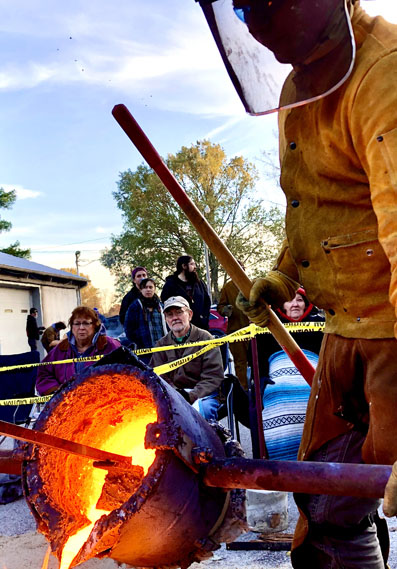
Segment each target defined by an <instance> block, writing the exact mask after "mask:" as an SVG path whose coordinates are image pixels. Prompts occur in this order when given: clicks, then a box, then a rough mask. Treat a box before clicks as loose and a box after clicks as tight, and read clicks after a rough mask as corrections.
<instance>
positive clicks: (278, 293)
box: [236, 271, 299, 327]
mask: <svg viewBox="0 0 397 569" xmlns="http://www.w3.org/2000/svg"><path fill="white" fill-rule="evenodd" d="M298 287H299V284H298V283H296V282H295V281H294V280H292V279H290V278H289V277H287V275H284V274H283V273H280V272H279V271H270V272H269V273H268V274H267V275H266V277H264V278H259V279H256V280H255V281H254V283H253V285H252V288H251V291H250V297H249V300H248V301H247V299H245V298H244V296H243V295H242V294H241V293H239V295H238V296H237V299H236V305H237V307H238V308H240V310H242V311H243V312H244V314H245V315H246V316H247V317H248V318H249V319H250V320H251V321H252V322H254V323H255V324H256V325H257V326H262V327H264V326H266V325H267V323H268V322H269V315H270V312H269V310H268V308H267V307H266V306H265V305H264V304H263V303H264V302H266V303H267V304H270V305H272V306H279V307H282V306H283V304H284V302H287V301H289V300H292V299H293V298H294V297H295V293H296V290H297V289H298ZM247 303H248V304H247Z"/></svg>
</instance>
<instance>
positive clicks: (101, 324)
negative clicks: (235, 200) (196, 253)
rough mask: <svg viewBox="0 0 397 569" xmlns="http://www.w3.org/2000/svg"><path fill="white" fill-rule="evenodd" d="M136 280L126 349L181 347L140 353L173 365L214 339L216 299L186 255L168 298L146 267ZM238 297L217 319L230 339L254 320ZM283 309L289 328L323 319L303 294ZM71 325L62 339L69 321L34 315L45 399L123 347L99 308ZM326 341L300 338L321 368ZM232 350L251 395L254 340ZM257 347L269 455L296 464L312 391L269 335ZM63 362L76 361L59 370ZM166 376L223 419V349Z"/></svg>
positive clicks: (128, 298)
mask: <svg viewBox="0 0 397 569" xmlns="http://www.w3.org/2000/svg"><path fill="white" fill-rule="evenodd" d="M131 278H132V287H131V289H130V290H129V291H128V293H127V294H126V295H125V296H124V298H123V299H122V303H121V307H120V314H119V320H120V322H121V324H122V325H123V329H124V333H125V339H124V340H123V344H125V345H127V346H128V347H129V348H130V349H131V350H133V351H136V350H140V349H150V348H154V347H164V346H175V349H172V350H163V351H157V350H154V351H153V352H149V353H147V354H145V353H143V354H139V358H140V359H141V360H142V361H143V362H144V363H145V364H147V365H149V366H150V367H154V368H158V367H159V366H163V365H164V364H170V363H172V362H174V361H175V360H179V359H180V358H183V357H185V356H191V355H192V354H195V353H196V352H197V351H198V350H199V349H200V348H201V346H191V344H192V343H195V342H199V341H207V340H210V339H212V335H211V334H210V332H209V331H208V328H209V317H210V308H211V306H210V296H209V294H208V290H207V286H206V285H205V283H204V282H203V281H202V280H201V279H200V277H199V274H198V270H197V265H196V263H195V260H194V259H193V258H192V257H191V256H189V255H182V256H181V257H179V258H178V259H177V262H176V270H175V271H174V273H173V274H171V275H169V276H168V277H167V278H166V280H165V283H164V286H163V288H162V290H161V292H160V291H159V292H158V291H157V285H156V281H155V280H154V279H153V278H152V277H150V276H148V271H147V269H146V268H145V267H143V266H138V267H135V268H134V269H133V270H132V272H131ZM237 294H238V289H237V287H236V286H235V285H234V283H233V282H231V281H228V282H226V283H225V285H224V286H223V288H222V290H221V293H220V298H219V302H218V305H217V309H218V312H219V313H220V314H221V315H223V316H225V317H227V333H228V334H230V333H233V332H236V331H237V330H239V329H241V328H244V327H246V326H247V325H248V324H249V319H248V318H247V316H245V315H244V314H243V312H242V311H241V310H240V309H239V308H238V307H237V306H236V297H237ZM274 308H277V307H274ZM277 310H278V315H279V317H280V319H281V320H282V321H283V322H300V321H305V322H306V321H319V322H320V321H322V320H323V318H322V316H321V315H320V314H319V312H318V311H317V309H316V308H315V307H313V305H312V304H311V303H310V302H309V301H308V300H307V298H306V295H305V293H304V291H303V289H299V290H298V291H297V294H296V297H295V299H294V300H293V301H291V302H290V303H285V305H284V306H283V307H278V308H277ZM68 325H69V331H67V332H66V333H65V334H64V336H63V337H62V338H61V337H60V333H61V331H62V330H65V329H66V328H67V327H66V324H65V323H64V322H62V321H59V322H55V323H54V324H52V325H51V326H49V327H48V328H46V329H44V327H41V328H40V327H38V326H37V310H36V309H35V308H32V309H31V312H30V314H29V316H28V323H27V332H28V338H29V345H30V346H31V349H37V341H38V339H39V338H40V335H41V334H42V336H41V342H42V344H43V347H44V348H45V350H46V352H47V356H46V357H45V358H44V360H43V361H44V362H45V363H46V364H47V365H45V366H43V367H40V368H39V371H38V377H37V384H36V387H37V391H38V393H39V394H41V395H44V394H49V393H52V392H54V391H55V390H56V389H58V388H59V387H60V386H61V385H62V384H64V383H65V382H67V381H69V380H71V379H72V378H73V376H74V375H75V374H76V373H79V372H81V371H82V370H83V369H84V368H85V367H87V366H89V365H91V364H92V361H85V358H86V357H87V356H96V355H105V354H108V353H110V352H111V351H113V350H114V349H115V348H117V347H119V346H120V342H119V340H118V339H117V338H113V337H111V336H112V334H111V332H110V331H109V335H107V332H106V327H105V325H106V318H104V317H103V316H102V315H101V314H99V312H98V310H96V309H91V308H88V307H85V306H78V307H77V308H75V309H74V310H73V312H72V314H71V316H70V318H69V321H68ZM29 335H30V336H29ZM321 336H322V332H321V331H315V332H312V331H311V332H305V333H304V334H299V335H296V339H297V341H298V343H299V344H300V345H301V347H302V348H303V349H304V350H305V351H306V355H308V357H309V358H310V359H311V360H312V361H313V362H314V364H315V363H316V359H317V358H318V352H319V346H320V343H321ZM229 347H230V352H231V355H232V357H231V360H232V361H233V362H234V366H235V373H236V376H237V378H238V381H239V382H240V384H241V386H242V388H243V389H244V390H245V391H246V392H247V391H248V390H249V387H250V376H251V368H252V356H251V352H250V343H249V341H248V340H247V341H243V342H232V343H230V344H229ZM258 348H259V349H258V353H259V370H260V375H261V380H262V385H263V386H264V389H263V392H262V396H263V399H262V403H263V425H264V430H265V434H266V440H267V445H268V452H269V454H270V455H271V456H272V457H276V456H277V457H278V458H291V459H292V458H296V452H297V445H298V444H299V438H300V433H301V428H302V425H303V421H304V416H305V407H306V402H307V398H308V394H309V387H308V386H307V385H306V384H305V381H304V380H303V378H302V377H301V376H300V374H299V373H298V371H297V370H296V369H295V368H294V366H293V364H291V362H290V361H289V360H288V358H287V357H286V356H285V354H284V353H283V352H282V351H280V348H279V346H278V344H277V343H276V342H275V340H274V339H273V337H272V336H271V335H270V334H266V335H261V336H259V337H258ZM228 349H229V348H228ZM57 360H58V361H59V360H72V361H71V362H68V363H60V364H55V363H54V364H52V362H56V361H57ZM79 360H81V362H80V361H79ZM161 377H162V378H163V379H164V380H165V381H167V382H168V383H169V384H170V385H172V386H173V387H174V388H175V389H176V390H177V391H178V392H179V393H180V395H181V396H182V397H183V398H184V399H185V400H186V401H188V402H189V403H190V404H192V405H193V406H194V407H195V408H196V409H197V410H198V411H199V413H201V414H202V415H203V416H204V417H205V418H206V419H208V420H216V419H217V418H218V410H219V408H220V406H221V404H222V400H223V398H224V396H223V395H222V391H221V386H222V382H223V381H224V378H225V364H224V360H223V359H222V353H221V350H220V349H219V347H214V348H212V349H210V350H208V351H206V352H205V353H203V354H201V355H199V356H196V357H194V359H191V360H190V361H188V362H187V363H185V364H184V365H181V366H179V367H177V368H176V369H173V368H172V366H171V369H169V370H168V371H166V372H163V373H161ZM236 381H237V380H236ZM297 407H299V410H298V408H297ZM280 421H281V423H282V424H281V423H280ZM276 426H277V428H276ZM280 441H281V442H280ZM286 449H288V452H287V451H286ZM280 453H281V454H280Z"/></svg>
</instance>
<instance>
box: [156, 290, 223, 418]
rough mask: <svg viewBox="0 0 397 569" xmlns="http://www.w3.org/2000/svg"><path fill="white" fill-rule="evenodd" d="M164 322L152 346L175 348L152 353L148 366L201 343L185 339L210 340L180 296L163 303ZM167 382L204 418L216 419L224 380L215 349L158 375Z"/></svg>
mask: <svg viewBox="0 0 397 569" xmlns="http://www.w3.org/2000/svg"><path fill="white" fill-rule="evenodd" d="M164 316H165V321H166V323H167V325H168V327H169V329H170V331H169V333H168V334H167V335H166V336H164V337H163V338H161V339H160V340H159V341H158V342H157V343H156V346H172V345H174V346H178V348H177V349H175V350H165V351H163V352H154V353H153V355H152V358H151V360H150V365H151V366H152V367H156V366H159V365H163V364H166V363H170V362H173V361H175V360H178V359H179V358H182V357H184V356H188V355H190V354H194V353H195V352H197V351H198V350H200V349H201V348H202V346H194V347H190V348H189V347H186V348H184V344H186V343H187V342H189V343H190V342H199V341H201V340H210V339H211V338H212V336H211V334H210V333H209V332H207V330H202V329H201V328H197V326H195V325H194V324H192V323H191V320H192V316H193V312H192V309H191V308H190V306H189V303H188V301H187V300H186V299H185V298H183V297H182V296H172V297H171V298H169V299H168V300H166V301H165V303H164ZM161 377H162V378H163V379H165V381H166V382H167V383H169V384H170V385H172V386H173V387H175V388H176V389H177V391H179V393H180V394H181V395H182V396H183V397H184V398H185V399H186V400H187V401H188V402H189V403H191V404H192V405H193V406H194V407H195V408H196V409H197V410H198V411H199V413H200V414H201V415H202V416H203V417H204V418H205V419H207V420H215V421H216V420H217V412H218V409H219V407H220V402H219V398H218V397H219V388H220V385H221V383H222V381H223V379H224V375H223V364H222V356H221V352H220V349H219V348H213V349H211V350H209V351H207V352H205V353H204V354H202V355H201V356H197V357H196V358H194V359H192V360H191V361H190V362H188V363H186V364H185V365H183V366H181V367H179V368H177V369H175V370H171V371H169V372H167V373H163V374H161Z"/></svg>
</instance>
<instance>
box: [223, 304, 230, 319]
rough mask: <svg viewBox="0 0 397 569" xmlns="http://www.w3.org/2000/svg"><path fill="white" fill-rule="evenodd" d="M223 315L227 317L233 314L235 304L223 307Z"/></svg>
mask: <svg viewBox="0 0 397 569" xmlns="http://www.w3.org/2000/svg"><path fill="white" fill-rule="evenodd" d="M221 314H222V316H226V318H230V316H231V315H232V314H233V306H232V305H231V304H227V305H226V306H224V307H223V308H222V313H221Z"/></svg>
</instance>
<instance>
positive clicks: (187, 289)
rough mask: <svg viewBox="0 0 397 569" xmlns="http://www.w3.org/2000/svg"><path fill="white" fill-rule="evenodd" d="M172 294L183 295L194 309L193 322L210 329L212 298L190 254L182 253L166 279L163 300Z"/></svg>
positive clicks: (199, 326) (162, 293) (162, 294)
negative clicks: (172, 271)
mask: <svg viewBox="0 0 397 569" xmlns="http://www.w3.org/2000/svg"><path fill="white" fill-rule="evenodd" d="M171 296H182V297H183V298H185V299H186V300H187V301H188V302H189V305H190V308H191V309H192V310H193V318H192V324H194V325H195V326H197V327H198V328H202V329H203V330H208V320H209V317H210V308H211V300H210V297H209V295H208V292H207V286H206V285H205V284H204V282H203V281H202V280H200V278H199V276H198V273H197V266H196V262H195V260H194V259H193V257H191V256H190V255H182V256H181V257H179V258H178V260H177V262H176V271H175V272H174V273H173V274H172V275H170V276H168V277H167V278H166V280H165V284H164V287H163V290H162V291H161V300H162V301H163V302H165V301H166V300H167V298H170V297H171Z"/></svg>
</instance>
